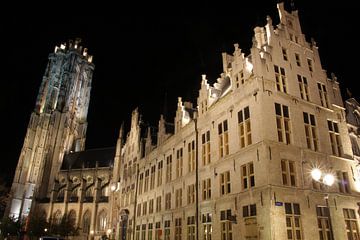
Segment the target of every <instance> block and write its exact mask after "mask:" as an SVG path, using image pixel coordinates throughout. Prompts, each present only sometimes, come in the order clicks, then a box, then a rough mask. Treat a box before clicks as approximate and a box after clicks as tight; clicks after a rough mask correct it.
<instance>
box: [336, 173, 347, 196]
mask: <svg viewBox="0 0 360 240" xmlns="http://www.w3.org/2000/svg"><path fill="white" fill-rule="evenodd" d="M336 175H337V182H338V186H339V191H340V192H342V193H350V182H349V175H348V173H347V172H342V171H337V172H336Z"/></svg>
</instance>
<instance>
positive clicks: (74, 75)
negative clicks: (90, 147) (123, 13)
mask: <svg viewBox="0 0 360 240" xmlns="http://www.w3.org/2000/svg"><path fill="white" fill-rule="evenodd" d="M80 42H81V40H80V39H76V40H75V41H72V40H70V41H69V42H68V43H63V44H61V45H60V47H58V46H56V47H55V51H54V53H51V54H49V61H48V64H47V67H46V70H45V74H44V76H43V80H42V83H41V86H40V89H39V93H38V96H37V100H36V104H35V109H34V111H33V112H32V114H31V116H30V121H29V124H28V128H27V132H26V136H25V140H24V144H23V147H22V150H21V153H20V157H19V161H18V165H17V168H16V172H15V176H14V180H13V184H12V187H11V200H10V203H9V206H8V209H7V210H8V215H9V216H11V217H15V218H18V217H21V218H24V217H26V216H27V215H28V214H29V211H30V209H31V207H32V205H33V204H32V202H33V200H35V199H36V200H46V199H47V198H48V197H49V195H50V192H51V190H52V186H51V183H54V179H55V177H56V174H57V173H58V171H59V169H60V167H61V164H62V161H63V156H64V154H66V153H69V152H72V151H81V150H84V147H85V138H86V129H87V112H88V106H89V101H90V90H91V81H92V74H93V71H94V64H93V63H92V56H90V55H88V53H87V49H86V48H83V47H82V46H80Z"/></svg>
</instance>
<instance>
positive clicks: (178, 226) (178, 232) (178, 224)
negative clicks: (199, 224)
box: [175, 218, 182, 240]
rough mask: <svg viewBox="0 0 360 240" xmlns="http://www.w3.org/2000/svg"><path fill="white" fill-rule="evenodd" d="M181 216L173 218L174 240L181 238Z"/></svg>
mask: <svg viewBox="0 0 360 240" xmlns="http://www.w3.org/2000/svg"><path fill="white" fill-rule="evenodd" d="M181 228H182V226H181V218H175V240H182V238H181V236H182V234H181V233H182V231H181Z"/></svg>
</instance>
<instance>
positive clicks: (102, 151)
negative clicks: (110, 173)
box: [61, 147, 115, 170]
mask: <svg viewBox="0 0 360 240" xmlns="http://www.w3.org/2000/svg"><path fill="white" fill-rule="evenodd" d="M114 157H115V147H111V148H98V149H90V150H86V151H81V152H73V153H69V154H66V155H65V156H64V160H63V163H62V166H61V170H68V169H81V168H95V167H96V165H97V167H112V166H113V162H114Z"/></svg>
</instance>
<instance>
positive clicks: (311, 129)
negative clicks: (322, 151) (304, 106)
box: [303, 112, 318, 151]
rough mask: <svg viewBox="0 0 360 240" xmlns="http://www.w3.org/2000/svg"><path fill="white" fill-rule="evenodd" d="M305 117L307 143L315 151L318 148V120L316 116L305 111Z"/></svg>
mask: <svg viewBox="0 0 360 240" xmlns="http://www.w3.org/2000/svg"><path fill="white" fill-rule="evenodd" d="M303 117H304V126H305V137H306V144H307V147H308V148H309V149H312V150H314V151H317V150H318V137H317V133H316V122H315V116H314V115H312V114H310V113H306V112H303Z"/></svg>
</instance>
